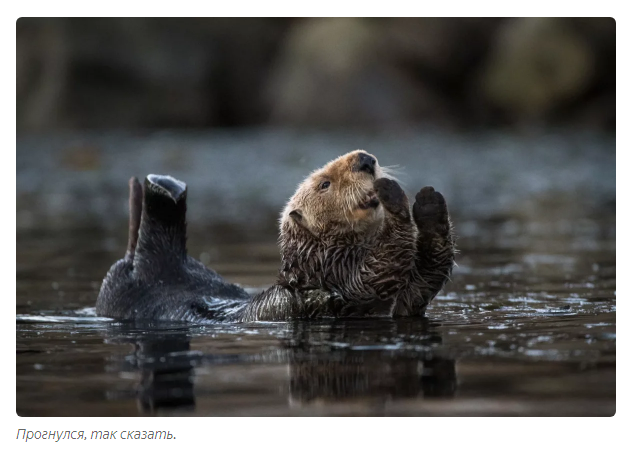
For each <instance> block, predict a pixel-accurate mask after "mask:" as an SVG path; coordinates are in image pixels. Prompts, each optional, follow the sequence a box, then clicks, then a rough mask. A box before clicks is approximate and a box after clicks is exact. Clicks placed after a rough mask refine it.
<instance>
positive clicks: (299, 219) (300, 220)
mask: <svg viewBox="0 0 644 456" xmlns="http://www.w3.org/2000/svg"><path fill="white" fill-rule="evenodd" d="M288 216H289V217H291V218H292V219H293V221H294V222H295V223H297V224H298V225H302V226H304V224H305V222H304V216H303V215H302V211H301V210H299V209H295V210H293V211H291V212H289V213H288Z"/></svg>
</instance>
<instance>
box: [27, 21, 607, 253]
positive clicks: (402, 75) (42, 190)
mask: <svg viewBox="0 0 644 456" xmlns="http://www.w3.org/2000/svg"><path fill="white" fill-rule="evenodd" d="M16 28H17V119H18V122H17V124H18V132H17V170H16V172H17V206H18V207H17V228H18V231H19V234H20V233H23V232H24V233H34V232H35V231H34V230H36V231H37V230H44V229H49V230H51V229H77V228H82V227H89V228H91V229H100V230H103V229H114V232H116V233H119V234H118V236H121V237H122V236H125V233H126V230H125V228H124V227H125V226H126V225H127V180H128V179H129V177H130V176H132V175H136V176H138V177H139V178H141V179H142V178H144V177H145V175H147V174H148V173H157V174H171V175H174V176H176V177H177V178H179V179H182V180H184V181H186V182H187V183H188V186H189V188H190V198H189V199H190V210H189V216H188V219H189V223H190V225H191V227H190V232H191V233H195V232H197V231H198V230H200V229H202V230H205V231H206V232H209V233H210V232H211V231H209V230H212V229H214V228H225V230H224V231H225V232H226V233H228V235H231V236H233V237H237V238H238V237H244V236H245V237H246V238H248V239H258V238H262V239H266V240H267V241H269V240H270V242H271V243H273V242H274V240H275V237H276V235H277V224H276V220H277V218H278V214H279V211H280V210H281V208H282V207H283V204H284V203H285V201H286V200H287V199H288V198H289V196H290V195H291V194H292V193H293V191H294V189H295V188H296V186H297V184H298V183H299V182H300V181H301V180H302V179H303V178H304V176H306V175H307V174H308V173H309V172H310V171H311V170H313V169H315V168H317V167H319V166H322V165H323V164H324V163H326V162H327V161H329V160H331V159H333V158H335V157H337V156H339V155H341V154H344V153H346V152H349V151H351V150H355V149H366V150H367V151H369V152H371V153H373V154H375V155H376V156H377V157H378V159H379V160H380V162H381V164H383V165H400V169H399V170H400V171H401V172H400V174H399V177H400V180H401V182H402V184H403V188H404V189H405V190H406V191H407V192H408V194H409V195H410V196H412V197H413V195H414V194H415V193H416V192H417V191H418V189H420V188H421V187H422V186H424V185H433V186H435V187H436V188H437V189H438V190H440V191H441V192H443V193H444V194H445V196H446V198H447V200H448V203H449V205H450V210H451V212H452V214H453V216H454V218H455V221H456V222H457V223H458V231H459V235H461V236H462V237H464V238H470V237H471V236H472V235H474V234H476V233H477V232H480V226H479V225H477V224H474V225H472V224H469V225H468V223H470V221H472V220H474V221H475V222H477V223H478V222H480V221H482V220H493V221H495V222H494V223H497V225H498V226H501V227H504V228H503V229H510V230H514V231H512V232H518V233H522V232H523V230H526V229H528V227H532V228H530V229H534V226H535V225H534V223H533V222H538V223H537V224H541V225H539V226H543V225H544V224H545V225H547V226H549V227H552V224H553V223H559V222H560V221H561V220H564V219H565V220H567V222H566V223H568V225H565V226H575V227H577V226H580V222H579V221H580V220H582V219H583V218H584V217H594V218H597V217H599V218H602V219H604V220H607V221H608V222H602V223H607V225H606V229H608V230H609V231H614V228H613V226H614V224H612V222H611V220H613V219H614V212H615V211H614V207H615V21H614V20H613V19H611V18H506V19H497V18H484V19H477V18H425V19H423V18H390V19H387V18H382V19H364V18H319V19H280V18H277V19H263V18H257V19H228V18H211V19H206V18H195V19H146V18H105V19H91V18H73V19H66V18H22V19H19V20H18V21H17V25H16ZM508 223H510V225H508ZM517 223H519V225H517ZM513 224H514V225H513ZM517 226H518V228H517ZM468 227H469V228H468ZM508 227H509V228H508ZM548 229H551V228H548ZM562 229H568V228H562ZM21 230H27V231H21ZM517 230H518V231H517ZM546 231H547V230H546ZM97 236H99V237H105V236H106V235H103V234H100V233H99V234H98V235H97ZM218 239H220V238H215V237H214V236H211V237H208V236H205V237H204V243H206V244H209V245H217V244H219V243H220V241H219V240H218ZM121 242H122V240H121V239H120V238H119V239H118V241H115V245H117V244H119V243H121Z"/></svg>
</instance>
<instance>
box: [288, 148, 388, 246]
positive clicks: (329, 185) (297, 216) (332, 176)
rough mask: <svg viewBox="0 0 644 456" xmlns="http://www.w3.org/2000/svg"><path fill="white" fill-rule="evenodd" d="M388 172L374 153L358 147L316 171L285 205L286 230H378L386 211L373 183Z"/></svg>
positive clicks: (362, 231)
mask: <svg viewBox="0 0 644 456" xmlns="http://www.w3.org/2000/svg"><path fill="white" fill-rule="evenodd" d="M384 176H385V172H384V170H383V169H382V168H381V167H380V165H379V164H378V160H377V159H376V157H374V156H373V155H370V154H368V153H367V152H365V151H363V150H356V151H353V152H350V153H348V154H346V155H343V156H341V157H338V158H336V159H335V160H333V161H331V162H329V163H327V164H326V165H325V166H324V167H323V168H320V169H318V170H315V171H313V172H312V173H311V174H310V175H309V176H308V177H307V178H306V180H304V182H302V183H301V184H300V186H299V187H298V189H297V191H296V192H295V194H294V195H293V196H292V197H291V199H290V200H289V202H288V204H287V205H286V207H285V208H284V211H283V213H282V219H281V229H282V232H284V230H285V229H286V228H288V227H296V226H297V227H300V228H303V229H305V230H307V231H309V232H310V233H312V234H313V235H314V236H320V235H324V234H330V235H335V234H343V233H349V232H356V233H364V232H369V231H371V230H374V229H377V228H378V227H379V226H380V225H381V223H382V221H383V220H384V211H383V209H382V206H381V204H380V202H379V201H378V198H377V197H376V192H375V191H374V187H373V183H374V181H375V180H376V179H378V178H381V177H384Z"/></svg>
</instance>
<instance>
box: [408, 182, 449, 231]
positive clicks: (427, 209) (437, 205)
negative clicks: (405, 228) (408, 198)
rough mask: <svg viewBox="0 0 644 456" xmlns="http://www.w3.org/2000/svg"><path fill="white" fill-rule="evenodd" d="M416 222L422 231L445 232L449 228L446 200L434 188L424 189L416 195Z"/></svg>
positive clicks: (414, 209) (414, 210)
mask: <svg viewBox="0 0 644 456" xmlns="http://www.w3.org/2000/svg"><path fill="white" fill-rule="evenodd" d="M413 212H414V220H415V221H416V226H418V229H419V230H421V231H427V230H431V231H443V230H447V229H448V228H449V216H448V213H447V204H446V203H445V198H444V197H443V195H441V194H440V192H437V191H435V190H434V187H423V188H422V189H421V190H420V191H419V192H418V193H417V194H416V202H415V203H414V208H413Z"/></svg>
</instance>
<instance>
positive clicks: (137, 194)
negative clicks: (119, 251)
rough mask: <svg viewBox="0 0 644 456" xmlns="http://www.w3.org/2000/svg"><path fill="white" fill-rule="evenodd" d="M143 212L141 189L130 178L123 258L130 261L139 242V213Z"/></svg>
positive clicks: (134, 179)
mask: <svg viewBox="0 0 644 456" xmlns="http://www.w3.org/2000/svg"><path fill="white" fill-rule="evenodd" d="M142 211H143V189H142V188H141V183H140V182H139V180H138V179H137V178H136V177H131V178H130V225H129V235H128V241H127V251H126V252H125V258H127V259H129V260H132V259H133V258H134V251H135V250H136V244H137V241H138V240H139V226H141V212H142Z"/></svg>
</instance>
